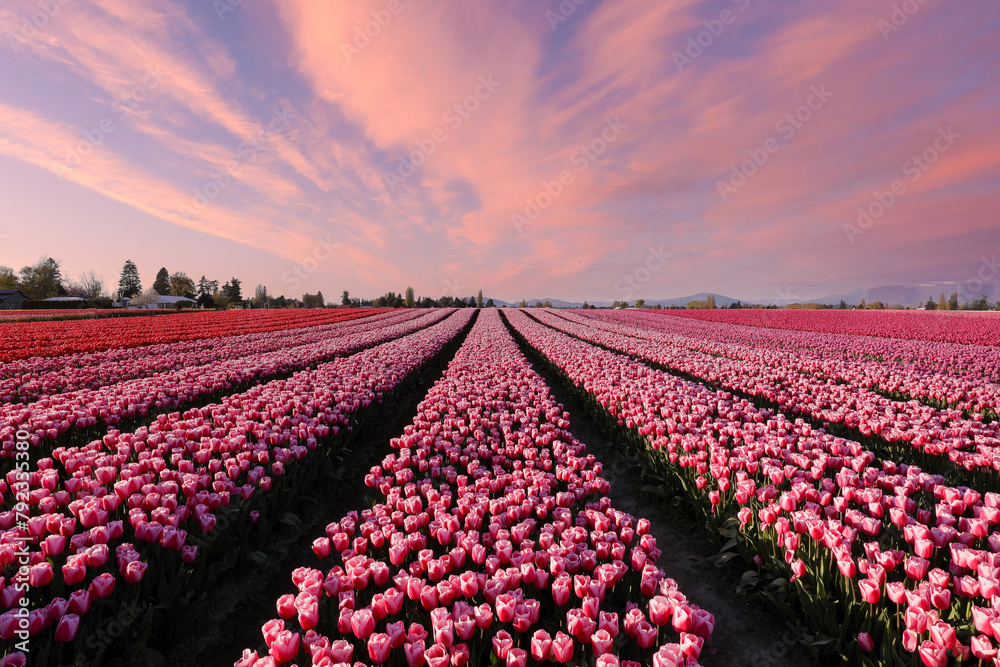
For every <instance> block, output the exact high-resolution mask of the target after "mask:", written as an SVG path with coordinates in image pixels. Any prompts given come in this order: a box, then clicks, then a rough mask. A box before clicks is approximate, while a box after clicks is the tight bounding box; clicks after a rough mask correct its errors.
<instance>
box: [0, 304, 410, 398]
mask: <svg viewBox="0 0 1000 667" xmlns="http://www.w3.org/2000/svg"><path fill="white" fill-rule="evenodd" d="M333 312H337V311H333ZM377 312H378V311H364V310H354V311H346V312H345V314H342V315H340V317H339V319H335V320H334V321H333V322H330V323H322V322H317V323H315V324H310V325H308V326H295V327H291V328H288V329H281V330H277V331H268V332H262V333H252V334H242V335H238V336H222V337H218V338H203V339H198V340H193V341H184V342H179V343H161V344H159V345H147V346H144V347H141V348H115V349H111V350H103V351H100V352H86V353H78V354H67V355H62V356H59V357H31V358H28V359H20V360H17V361H12V362H9V363H6V364H4V365H3V367H2V369H0V371H2V373H3V374H4V375H5V377H3V378H0V403H28V402H30V401H37V400H39V399H41V398H44V397H50V396H52V395H54V394H60V393H64V392H68V391H78V390H81V389H97V388H100V387H104V386H107V385H111V384H116V383H118V382H124V381H126V380H134V379H137V378H143V377H148V376H150V375H154V374H157V373H164V372H167V371H172V370H177V369H181V368H191V367H194V366H204V365H206V364H210V363H212V362H215V361H223V360H227V359H233V358H238V357H245V356H250V355H251V354H262V353H265V352H272V351H274V350H279V349H282V348H286V347H294V346H298V345H304V344H305V343H313V342H316V341H319V340H322V339H323V338H324V337H329V336H333V335H336V334H337V332H339V331H342V330H344V327H349V326H358V325H359V324H361V323H359V322H357V320H358V319H359V318H362V317H373V318H375V319H384V318H398V317H400V316H401V315H402V316H408V317H415V316H416V315H414V314H412V313H408V312H406V311H404V312H402V313H401V312H400V311H382V312H381V313H380V314H375V313H377Z"/></svg>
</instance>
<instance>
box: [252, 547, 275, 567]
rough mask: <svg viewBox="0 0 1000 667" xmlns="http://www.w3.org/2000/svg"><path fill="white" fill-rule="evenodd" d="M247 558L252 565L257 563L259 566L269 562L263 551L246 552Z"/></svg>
mask: <svg viewBox="0 0 1000 667" xmlns="http://www.w3.org/2000/svg"><path fill="white" fill-rule="evenodd" d="M247 560H249V561H250V562H251V563H253V564H254V565H259V566H260V567H265V566H267V564H268V563H269V562H270V559H269V558H268V557H267V554H266V553H264V552H263V551H251V552H250V553H248V554H247Z"/></svg>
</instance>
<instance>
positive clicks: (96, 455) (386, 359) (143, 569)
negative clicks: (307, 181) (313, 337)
mask: <svg viewBox="0 0 1000 667" xmlns="http://www.w3.org/2000/svg"><path fill="white" fill-rule="evenodd" d="M442 317H444V318H445V319H443V321H440V322H438V323H437V324H435V325H433V326H430V327H428V328H425V329H421V330H418V331H416V332H415V333H411V334H410V335H407V336H404V337H402V338H398V339H395V340H391V341H390V342H388V343H384V344H382V345H378V346H376V347H372V348H370V349H367V350H365V351H363V352H359V353H357V354H354V355H353V356H350V357H344V358H339V359H336V360H334V361H332V362H330V363H326V364H322V365H320V366H318V367H317V368H316V369H315V370H309V371H303V372H299V373H296V374H294V375H293V376H291V377H290V378H288V379H285V380H276V381H272V382H269V383H267V384H262V385H257V386H255V387H253V388H252V389H250V390H249V391H246V392H244V393H242V394H237V395H231V396H227V397H225V398H224V399H223V400H222V401H221V402H220V403H218V404H213V405H209V406H205V407H202V408H194V409H191V410H188V411H187V412H185V413H184V414H183V415H181V414H179V413H173V414H170V415H160V416H159V417H157V419H156V420H155V421H154V422H153V423H151V424H150V425H149V426H148V427H143V428H140V429H138V430H136V431H135V432H133V433H120V432H117V431H111V432H109V433H108V434H107V435H106V436H104V438H102V439H100V440H96V441H94V442H92V443H90V444H88V445H86V446H83V447H68V448H66V447H57V448H56V449H55V450H54V451H53V456H52V458H51V459H42V460H39V461H38V462H37V468H38V469H37V470H34V471H31V472H30V473H27V474H19V472H18V471H16V470H15V471H11V472H10V473H8V474H7V475H6V476H5V483H6V484H9V485H10V487H11V489H12V490H13V491H17V492H18V497H19V498H23V497H25V496H27V499H28V500H27V504H28V505H29V506H30V508H29V509H30V512H23V513H25V514H31V516H30V517H29V518H27V520H20V519H19V517H18V515H17V514H16V513H15V512H14V511H7V512H0V529H3V531H4V532H3V533H2V534H0V566H2V567H3V570H2V574H3V576H2V577H0V605H2V606H3V608H4V609H6V610H7V611H6V612H4V613H3V614H0V640H4V641H6V642H12V643H13V642H14V640H16V639H17V637H18V635H17V632H18V630H19V629H23V630H26V631H27V632H28V633H29V634H30V635H31V636H32V637H33V638H35V640H36V641H41V642H42V644H43V645H44V644H46V642H48V643H51V639H52V638H54V639H56V641H57V642H67V641H72V640H73V639H74V637H76V635H77V632H78V631H79V624H80V622H81V617H82V616H84V615H85V614H86V613H87V612H88V610H89V609H90V602H91V601H92V600H97V599H104V597H107V596H112V597H113V598H114V599H115V601H116V602H117V603H118V604H123V603H125V602H127V601H130V600H131V601H136V600H140V601H142V600H157V601H158V603H159V604H166V605H169V604H172V603H174V602H176V601H177V600H176V599H183V600H184V601H185V603H187V604H189V603H190V602H191V600H196V599H197V598H198V596H199V595H202V593H203V592H202V590H201V588H202V582H204V581H205V580H206V578H207V577H208V576H209V573H211V574H212V575H214V574H215V573H216V572H217V569H213V568H216V566H217V564H218V563H219V562H222V560H223V559H225V560H226V561H227V562H228V563H229V564H231V563H232V562H235V561H234V559H233V558H232V554H233V553H235V552H237V551H239V550H241V549H245V548H246V545H245V542H246V538H247V536H249V535H251V534H253V533H254V531H255V530H256V528H255V526H256V524H258V522H264V521H265V520H266V516H265V515H266V514H267V512H268V510H272V511H273V510H275V509H276V508H278V507H280V506H281V505H282V504H283V502H285V501H286V500H287V498H288V497H289V494H293V493H294V491H295V486H296V484H297V483H298V482H299V481H301V479H303V478H305V477H306V476H307V475H308V474H309V471H310V470H311V469H314V468H315V466H313V465H304V462H306V461H310V460H312V459H311V458H307V457H311V453H312V452H316V454H315V455H316V456H323V455H324V454H325V450H328V449H329V446H328V444H327V443H328V442H329V439H330V438H331V437H332V436H335V435H337V434H338V433H339V432H340V431H341V429H342V428H343V427H345V426H347V425H348V424H349V423H350V422H351V420H352V419H353V418H354V416H356V415H358V414H359V411H361V410H362V409H364V408H367V407H368V406H370V405H372V404H378V403H380V402H381V401H382V400H383V398H384V396H385V395H386V394H388V393H390V392H392V391H393V390H394V389H395V388H396V387H398V386H399V384H400V383H401V382H402V381H403V380H404V379H405V378H407V377H409V376H411V375H412V374H413V372H414V371H416V370H417V369H418V368H420V367H421V366H423V365H424V364H425V363H426V362H427V361H428V360H429V359H431V358H432V357H434V356H435V355H437V354H439V353H440V352H441V350H442V349H443V348H444V347H445V346H446V345H447V344H448V342H449V341H451V340H453V339H455V337H456V336H457V335H458V334H459V332H461V331H462V330H463V329H465V328H466V327H467V326H468V323H469V321H470V318H471V311H459V312H457V313H456V312H455V311H442V312H439V313H437V314H435V313H428V314H427V315H424V316H423V317H422V318H419V319H418V321H419V320H420V319H422V320H424V322H423V324H425V325H426V324H427V323H428V322H429V321H430V320H441V319H442ZM397 326H402V325H397ZM392 328H393V327H389V329H387V331H389V330H391V329H392ZM397 333H398V332H397ZM389 337H390V338H391V336H389ZM321 445H323V446H321ZM16 509H17V512H19V513H20V512H22V510H21V509H20V508H16ZM191 542H194V544H191ZM18 566H24V568H23V570H21V571H19V568H18ZM148 568H149V569H151V571H152V572H153V573H154V576H153V577H152V578H150V577H148V576H147V569H148ZM24 579H27V584H28V585H29V586H30V590H31V594H30V595H29V596H28V597H29V599H30V600H31V601H32V602H33V603H36V604H35V607H34V609H32V611H31V612H30V615H29V617H28V618H27V619H26V622H24V626H26V627H24V626H22V625H21V623H22V621H21V620H20V618H19V615H18V614H19V610H20V609H21V608H22V607H21V605H22V598H23V596H24V595H25V590H24V588H23V584H24V583H25V582H24ZM168 581H171V582H172V583H170V584H169V585H168V584H167V582H168ZM116 582H117V584H116ZM121 589H124V590H121ZM171 597H173V598H176V599H171ZM64 618H66V619H67V620H65V621H64V620H63V619H64ZM84 621H85V622H86V619H84ZM99 621H100V618H99V617H95V619H94V623H95V624H96V623H99ZM61 628H62V629H61ZM50 632H51V633H54V634H49V633H50ZM47 637H48V638H49V639H46V638H47ZM77 650H80V642H79V641H78V642H77Z"/></svg>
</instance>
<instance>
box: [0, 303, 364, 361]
mask: <svg viewBox="0 0 1000 667" xmlns="http://www.w3.org/2000/svg"><path fill="white" fill-rule="evenodd" d="M344 316H345V311H341V310H339V309H337V310H326V309H321V310H305V309H303V310H284V309H282V310H264V311H260V310H229V311H206V312H196V313H182V314H176V315H171V316H160V317H127V318H113V319H100V320H74V321H51V322H2V323H0V362H8V361H13V360H15V359H27V358H29V357H40V356H46V357H51V356H60V355H64V354H73V353H77V352H96V351H99V350H110V349H112V348H119V347H120V348H128V347H140V346H143V345H155V344H158V343H177V342H180V341H186V340H197V339H200V338H217V337H219V336H237V335H240V334H247V333H260V332H264V331H277V330H280V329H287V328H290V327H295V326H309V325H310V323H316V324H326V323H329V322H335V321H337V320H338V319H339V318H341V317H344Z"/></svg>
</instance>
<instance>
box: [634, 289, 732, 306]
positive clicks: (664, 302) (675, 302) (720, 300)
mask: <svg viewBox="0 0 1000 667" xmlns="http://www.w3.org/2000/svg"><path fill="white" fill-rule="evenodd" d="M709 294H711V295H712V296H713V297H715V305H716V306H718V307H719V308H726V307H728V306H729V304H731V303H736V302H737V301H738V299H734V298H732V297H729V296H724V295H722V294H715V293H714V292H698V293H697V294H691V295H690V296H682V297H678V298H676V299H659V300H651V299H646V306H647V307H649V306H655V305H660V306H663V307H666V308H669V307H670V306H680V307H682V308H683V307H684V306H686V305H688V303H690V302H692V301H704V300H705V299H707V298H708V295H709ZM630 303H633V304H634V303H635V302H634V301H633V302H630ZM742 303H748V302H747V301H743V302H742Z"/></svg>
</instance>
